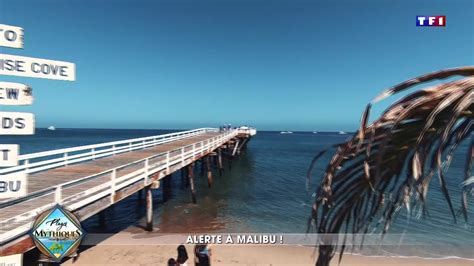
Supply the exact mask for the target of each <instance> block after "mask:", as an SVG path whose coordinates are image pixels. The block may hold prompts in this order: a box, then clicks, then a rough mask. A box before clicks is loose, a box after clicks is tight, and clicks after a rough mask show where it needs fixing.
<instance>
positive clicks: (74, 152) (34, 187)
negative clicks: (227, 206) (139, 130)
mask: <svg viewBox="0 0 474 266" xmlns="http://www.w3.org/2000/svg"><path fill="white" fill-rule="evenodd" d="M255 134H256V131H255V129H249V128H240V129H230V130H218V129H213V128H202V129H195V130H190V131H183V132H176V133H170V134H165V135H158V136H151V137H145V138H138V139H131V140H124V141H115V142H109V143H102V144H96V145H87V146H81V147H74V148H68V149H60V150H54V151H46V152H39V153H33V154H26V155H20V162H21V164H20V165H19V166H15V167H10V168H5V169H1V170H0V175H4V174H11V173H18V172H24V173H26V174H27V175H28V194H27V195H25V196H23V197H19V198H13V199H8V200H0V244H1V250H0V256H7V255H12V254H19V253H24V252H26V251H28V250H30V249H32V248H33V247H34V244H33V241H32V239H31V238H30V237H29V235H28V232H29V230H30V229H31V225H32V223H33V220H34V219H35V218H36V216H37V215H38V213H40V212H42V211H45V210H47V209H49V208H51V207H53V206H54V205H56V204H60V205H61V206H63V207H65V208H66V209H68V210H70V211H72V212H73V213H74V214H75V215H76V216H77V217H78V218H79V220H81V221H83V220H85V219H87V218H89V217H91V216H92V215H95V214H98V213H99V212H101V211H102V210H104V209H106V208H107V207H109V206H111V205H113V204H115V203H116V202H118V201H120V200H122V199H124V198H126V197H128V196H130V195H132V194H134V193H136V192H138V191H142V190H143V191H144V193H145V197H144V202H143V203H144V205H146V208H147V212H146V222H147V224H146V228H147V230H152V229H153V220H152V217H153V213H152V212H153V206H152V203H153V198H152V193H151V189H157V188H160V181H161V184H162V185H161V187H162V189H163V197H164V199H166V197H167V195H168V193H169V192H168V191H167V190H168V189H169V186H170V180H169V179H170V175H171V174H172V173H173V172H176V171H178V170H180V169H181V170H182V178H183V179H182V180H183V181H185V182H186V183H187V184H189V186H188V187H189V193H190V200H191V201H192V202H193V203H196V195H195V186H194V175H193V169H194V167H193V166H194V163H195V162H196V161H198V160H201V165H202V170H204V171H207V175H206V176H207V181H208V185H209V187H211V186H212V169H211V167H212V165H211V162H210V157H211V156H212V157H216V161H217V167H218V168H219V171H222V170H223V166H222V159H223V157H225V158H227V159H231V158H232V157H234V156H237V155H238V154H239V153H240V151H242V150H243V149H245V147H246V144H247V142H248V140H249V139H250V138H251V137H252V136H253V135H255ZM140 193H143V192H140Z"/></svg>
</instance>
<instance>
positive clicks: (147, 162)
mask: <svg viewBox="0 0 474 266" xmlns="http://www.w3.org/2000/svg"><path fill="white" fill-rule="evenodd" d="M148 168H150V161H149V159H148V158H146V159H145V186H146V182H147V179H148Z"/></svg>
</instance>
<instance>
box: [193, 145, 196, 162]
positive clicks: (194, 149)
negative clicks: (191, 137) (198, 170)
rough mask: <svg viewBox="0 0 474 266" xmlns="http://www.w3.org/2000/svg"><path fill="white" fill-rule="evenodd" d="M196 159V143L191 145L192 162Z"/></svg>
mask: <svg viewBox="0 0 474 266" xmlns="http://www.w3.org/2000/svg"><path fill="white" fill-rule="evenodd" d="M195 159H196V143H193V161H194V160H195Z"/></svg>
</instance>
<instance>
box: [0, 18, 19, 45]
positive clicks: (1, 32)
mask: <svg viewBox="0 0 474 266" xmlns="http://www.w3.org/2000/svg"><path fill="white" fill-rule="evenodd" d="M0 46H4V47H10V48H23V29H22V28H20V27H16V26H10V25H4V24H0Z"/></svg>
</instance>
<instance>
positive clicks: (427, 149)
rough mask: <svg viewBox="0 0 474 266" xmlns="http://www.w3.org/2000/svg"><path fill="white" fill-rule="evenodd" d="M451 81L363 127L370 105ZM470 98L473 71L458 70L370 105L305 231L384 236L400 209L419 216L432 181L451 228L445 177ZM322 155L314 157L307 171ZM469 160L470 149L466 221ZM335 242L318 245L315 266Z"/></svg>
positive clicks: (334, 163)
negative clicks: (436, 181)
mask: <svg viewBox="0 0 474 266" xmlns="http://www.w3.org/2000/svg"><path fill="white" fill-rule="evenodd" d="M456 75H460V76H463V77H462V78H461V79H457V80H454V81H450V82H445V83H442V84H439V85H435V86H432V87H429V88H425V89H421V90H418V91H415V92H413V93H411V94H409V95H407V96H405V97H403V98H402V99H401V100H399V101H396V102H395V103H393V104H392V105H390V106H389V107H388V108H387V109H386V110H385V111H384V112H383V113H382V114H381V116H380V117H379V118H378V119H376V120H375V121H374V122H372V123H370V124H368V121H369V114H370V110H371V108H372V104H374V103H376V102H378V101H380V100H382V99H384V98H386V97H388V96H390V95H393V94H395V93H398V92H401V91H404V90H405V89H407V88H409V87H411V86H414V85H418V84H420V83H423V82H428V81H432V80H436V79H445V78H449V77H452V76H456ZM473 91H474V67H462V68H454V69H448V70H443V71H438V72H434V73H430V74H427V75H423V76H420V77H417V78H414V79H411V80H408V81H405V82H403V83H400V84H398V85H396V86H394V87H392V88H390V89H388V90H386V91H384V92H383V93H382V94H380V95H379V96H377V97H376V98H374V100H372V102H371V103H369V104H368V105H367V107H366V109H365V111H364V113H363V115H362V119H361V123H360V128H359V130H358V132H356V133H355V134H354V135H353V137H352V138H351V139H349V140H348V141H346V142H345V143H342V144H340V145H338V146H337V149H336V152H335V154H334V156H333V157H332V159H331V161H330V162H329V164H328V166H327V168H326V171H325V173H324V175H323V178H322V181H321V183H320V185H319V187H318V189H317V190H316V199H315V203H314V205H313V210H312V221H311V223H309V224H313V225H314V226H315V229H316V231H317V232H318V233H324V234H337V233H341V232H342V233H346V234H347V233H349V232H352V233H353V234H355V233H361V232H363V233H364V232H367V231H368V230H369V229H371V228H373V227H375V226H376V225H378V224H382V225H383V231H382V233H383V234H385V233H386V232H387V230H388V229H389V227H390V224H391V223H392V220H393V219H394V217H395V215H396V214H397V212H398V211H399V210H400V209H401V208H403V207H405V208H406V209H407V211H408V213H409V214H410V211H411V210H413V209H414V207H416V206H418V207H420V208H421V210H422V213H423V214H426V212H427V209H426V205H425V204H426V200H427V198H426V197H427V191H428V186H429V184H430V181H431V179H432V177H434V176H435V175H436V176H437V177H438V179H439V183H440V189H441V192H442V193H443V195H444V198H445V200H446V202H447V203H448V204H447V205H448V207H449V210H450V212H451V214H452V216H453V218H454V219H455V220H456V212H455V210H454V207H453V204H452V201H451V195H450V194H449V190H448V188H447V185H446V176H445V171H446V169H447V168H448V167H449V165H450V163H451V160H452V156H453V153H454V151H455V150H456V148H457V147H458V146H459V144H460V143H461V142H463V141H464V140H465V139H467V138H470V137H471V134H472V130H473V116H474V115H473V112H474V104H473ZM324 152H325V151H322V152H320V153H319V154H318V155H317V156H316V157H315V159H314V160H313V162H312V163H311V168H312V167H314V165H315V163H316V160H317V159H319V158H320V157H321V155H322V154H323V153H324ZM472 158H473V144H472V141H471V145H470V149H469V150H468V154H466V164H465V169H464V170H465V175H464V177H463V180H464V183H463V185H464V186H465V190H464V193H463V195H462V210H461V213H463V215H464V219H466V220H467V218H468V217H467V211H466V210H467V195H468V189H472V186H473V184H474V180H473V177H471V174H470V169H471V166H472V161H473V160H472ZM310 177H311V169H310V170H309V171H308V179H310ZM308 184H309V181H308ZM469 187H471V188H469ZM337 241H338V239H334V238H332V239H330V240H328V241H326V242H323V243H322V245H320V247H319V258H318V261H317V265H321V266H323V265H329V262H330V260H331V259H332V258H333V256H334V254H335V252H336V249H337ZM343 243H345V238H344V240H343ZM361 244H362V243H361ZM344 248H345V244H343V245H342V246H341V250H340V252H341V255H340V258H342V254H343V252H344Z"/></svg>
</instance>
